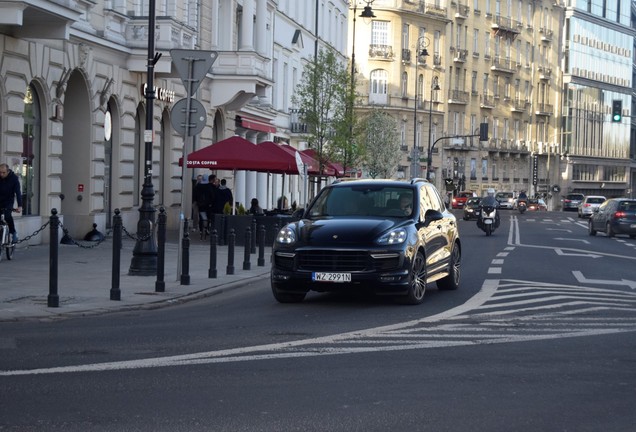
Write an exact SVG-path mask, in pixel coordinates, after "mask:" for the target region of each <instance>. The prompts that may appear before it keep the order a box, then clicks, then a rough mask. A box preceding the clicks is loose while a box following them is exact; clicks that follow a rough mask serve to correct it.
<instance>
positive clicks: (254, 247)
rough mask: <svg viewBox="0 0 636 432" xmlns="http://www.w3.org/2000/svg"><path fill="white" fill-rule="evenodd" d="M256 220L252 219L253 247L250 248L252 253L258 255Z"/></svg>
mask: <svg viewBox="0 0 636 432" xmlns="http://www.w3.org/2000/svg"><path fill="white" fill-rule="evenodd" d="M256 232H257V231H256V218H254V219H252V243H251V245H252V247H251V248H250V253H253V254H255V253H256Z"/></svg>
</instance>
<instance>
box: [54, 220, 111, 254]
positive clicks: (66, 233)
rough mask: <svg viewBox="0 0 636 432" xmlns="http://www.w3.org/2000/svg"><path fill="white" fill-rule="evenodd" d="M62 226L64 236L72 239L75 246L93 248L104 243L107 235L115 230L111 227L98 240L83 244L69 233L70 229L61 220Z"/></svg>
mask: <svg viewBox="0 0 636 432" xmlns="http://www.w3.org/2000/svg"><path fill="white" fill-rule="evenodd" d="M60 227H62V231H63V232H64V236H65V237H67V238H68V240H70V241H71V243H73V244H74V245H75V246H78V247H80V248H82V249H93V248H96V247H97V246H99V245H100V244H102V243H103V242H104V241H106V237H108V236H109V235H110V234H111V233H112V232H113V230H112V229H110V230H108V232H107V233H106V235H105V236H104V237H103V238H102V239H101V240H98V241H96V242H91V243H90V245H87V244H82V243H78V242H77V241H76V240H74V239H73V238H72V237H71V236H70V235H69V234H68V230H67V229H66V228H65V227H64V225H63V224H62V222H60Z"/></svg>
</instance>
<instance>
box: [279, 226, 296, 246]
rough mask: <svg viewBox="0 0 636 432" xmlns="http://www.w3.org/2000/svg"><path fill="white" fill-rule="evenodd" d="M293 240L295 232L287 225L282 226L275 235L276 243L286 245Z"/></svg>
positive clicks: (294, 239)
mask: <svg viewBox="0 0 636 432" xmlns="http://www.w3.org/2000/svg"><path fill="white" fill-rule="evenodd" d="M295 241H296V233H295V232H294V230H293V229H291V228H289V227H283V228H282V229H281V230H280V231H278V235H276V243H280V244H285V245H288V244H292V243H294V242H295Z"/></svg>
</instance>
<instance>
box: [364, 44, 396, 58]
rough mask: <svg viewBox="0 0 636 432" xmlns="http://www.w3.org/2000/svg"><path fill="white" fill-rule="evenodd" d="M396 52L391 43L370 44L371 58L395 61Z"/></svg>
mask: <svg viewBox="0 0 636 432" xmlns="http://www.w3.org/2000/svg"><path fill="white" fill-rule="evenodd" d="M394 57H395V54H394V53H393V46H391V45H377V44H372V45H369V59H371V60H387V61H393V59H394Z"/></svg>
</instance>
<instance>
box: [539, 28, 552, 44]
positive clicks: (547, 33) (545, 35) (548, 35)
mask: <svg viewBox="0 0 636 432" xmlns="http://www.w3.org/2000/svg"><path fill="white" fill-rule="evenodd" d="M539 33H540V34H541V41H542V42H552V34H553V31H552V30H550V29H547V28H544V27H540V28H539Z"/></svg>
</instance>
